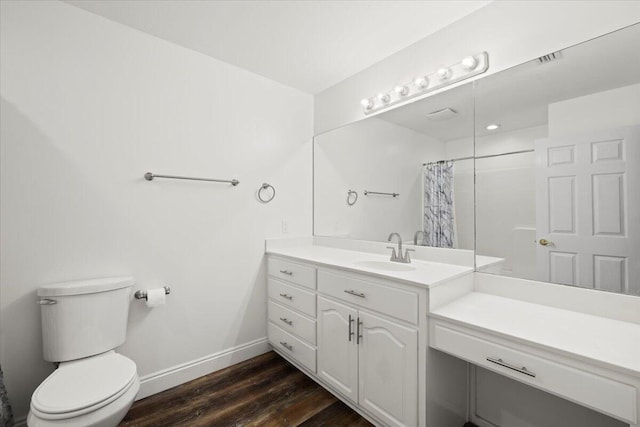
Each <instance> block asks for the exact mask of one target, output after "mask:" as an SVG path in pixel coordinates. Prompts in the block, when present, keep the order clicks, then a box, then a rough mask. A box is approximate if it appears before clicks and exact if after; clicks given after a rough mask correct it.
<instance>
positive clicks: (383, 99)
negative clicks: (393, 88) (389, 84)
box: [378, 93, 391, 104]
mask: <svg viewBox="0 0 640 427" xmlns="http://www.w3.org/2000/svg"><path fill="white" fill-rule="evenodd" d="M378 101H380V102H382V103H383V104H388V103H390V102H391V95H389V94H388V93H379V94H378Z"/></svg>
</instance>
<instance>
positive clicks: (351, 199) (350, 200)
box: [347, 190, 358, 206]
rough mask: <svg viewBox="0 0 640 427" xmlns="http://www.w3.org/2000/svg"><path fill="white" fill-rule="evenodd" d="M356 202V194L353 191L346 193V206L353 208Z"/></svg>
mask: <svg viewBox="0 0 640 427" xmlns="http://www.w3.org/2000/svg"><path fill="white" fill-rule="evenodd" d="M351 196H354V197H351ZM357 201H358V192H357V191H353V190H349V191H347V204H348V205H349V206H353V205H355V204H356V202H357Z"/></svg>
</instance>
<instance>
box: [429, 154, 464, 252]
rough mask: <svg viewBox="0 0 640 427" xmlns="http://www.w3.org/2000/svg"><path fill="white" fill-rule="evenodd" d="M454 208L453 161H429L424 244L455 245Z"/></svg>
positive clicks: (451, 246) (440, 246)
mask: <svg viewBox="0 0 640 427" xmlns="http://www.w3.org/2000/svg"><path fill="white" fill-rule="evenodd" d="M455 228H456V224H455V218H454V207H453V162H452V161H440V162H436V163H428V164H426V165H425V167H424V226H423V231H424V238H423V243H422V244H423V245H425V246H435V247H439V248H453V247H454V246H455V241H456V236H455Z"/></svg>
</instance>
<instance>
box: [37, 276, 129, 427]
mask: <svg viewBox="0 0 640 427" xmlns="http://www.w3.org/2000/svg"><path fill="white" fill-rule="evenodd" d="M133 283H134V281H133V278H131V277H111V278H103V279H92V280H81V281H74V282H64V283H55V284H52V285H46V286H42V287H40V288H39V289H38V296H39V297H40V299H39V300H38V304H40V312H41V318H42V340H43V341H42V342H43V354H44V359H45V360H48V361H50V362H54V363H57V364H58V368H57V369H56V370H55V371H53V373H52V374H51V375H49V376H48V377H47V378H46V379H45V380H44V381H43V382H42V383H41V384H40V386H38V388H37V389H36V390H35V391H34V392H33V395H32V396H31V408H30V411H29V415H28V416H27V425H28V426H29V427H49V426H57V427H61V426H65V427H115V426H117V425H118V423H119V422H120V421H121V420H122V419H123V418H124V416H125V415H126V413H127V411H128V410H129V408H130V407H131V405H132V404H133V401H134V400H135V397H136V395H137V393H138V390H140V380H139V378H138V374H137V372H136V364H135V363H134V362H133V361H132V360H130V359H128V358H126V357H125V356H123V355H121V354H118V353H116V352H115V349H116V348H117V347H119V346H120V345H122V344H123V343H124V341H125V337H126V332H127V318H128V311H129V302H130V300H131V296H132V293H131V288H132V286H133Z"/></svg>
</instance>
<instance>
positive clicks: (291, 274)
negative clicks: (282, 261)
mask: <svg viewBox="0 0 640 427" xmlns="http://www.w3.org/2000/svg"><path fill="white" fill-rule="evenodd" d="M280 273H282V274H286V275H287V276H293V271H289V270H280Z"/></svg>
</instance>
